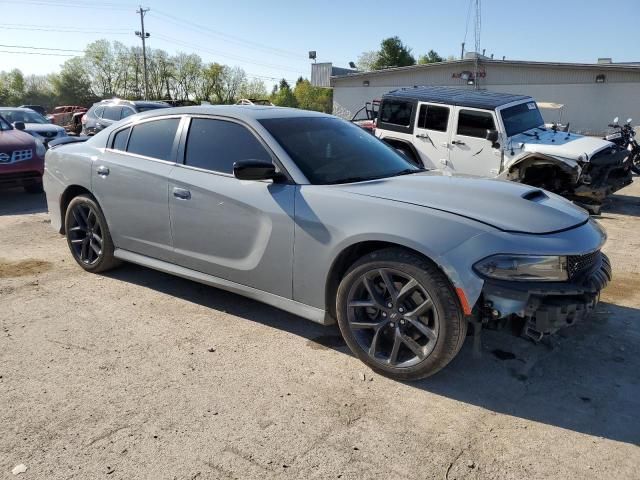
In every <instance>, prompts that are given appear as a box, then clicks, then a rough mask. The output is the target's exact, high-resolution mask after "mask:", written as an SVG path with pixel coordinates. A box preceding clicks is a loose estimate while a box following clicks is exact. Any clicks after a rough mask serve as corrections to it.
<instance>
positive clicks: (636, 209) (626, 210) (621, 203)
mask: <svg viewBox="0 0 640 480" xmlns="http://www.w3.org/2000/svg"><path fill="white" fill-rule="evenodd" d="M607 213H616V214H622V215H629V216H633V217H640V198H638V197H636V196H633V195H618V194H614V195H611V196H610V197H608V198H607V200H606V203H605V204H604V205H603V206H602V215H606V214H607ZM595 218H598V217H597V216H596V217H595Z"/></svg>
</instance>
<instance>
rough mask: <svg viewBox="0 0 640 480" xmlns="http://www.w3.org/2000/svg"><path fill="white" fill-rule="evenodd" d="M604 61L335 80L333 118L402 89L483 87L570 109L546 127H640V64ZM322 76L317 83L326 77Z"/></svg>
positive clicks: (470, 62)
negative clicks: (617, 120)
mask: <svg viewBox="0 0 640 480" xmlns="http://www.w3.org/2000/svg"><path fill="white" fill-rule="evenodd" d="M601 61H602V62H603V63H594V64H583V63H553V62H527V61H513V60H492V59H489V58H486V57H482V58H481V59H479V60H478V67H477V77H478V78H477V79H476V78H474V77H475V71H476V65H475V60H474V59H473V58H468V59H464V60H454V61H447V62H441V63H433V64H428V65H413V66H410V67H399V68H389V69H386V70H378V71H373V72H355V73H348V74H342V75H334V76H331V78H330V85H331V86H332V87H333V113H334V115H338V116H340V117H343V118H348V119H350V118H351V117H352V116H353V115H354V114H355V113H356V112H357V111H358V110H359V109H360V108H362V107H363V106H364V104H365V103H366V102H370V101H372V100H374V99H379V98H380V97H382V95H383V94H385V93H387V92H389V91H390V90H394V89H396V88H401V87H412V86H414V85H447V86H459V87H463V88H475V85H474V83H475V82H477V83H478V88H481V89H487V90H492V91H496V92H505V93H518V94H523V95H530V96H532V97H534V98H535V99H536V100H537V101H539V102H548V103H559V104H562V105H564V108H563V109H562V110H557V109H556V110H545V109H542V110H541V111H542V113H543V115H544V116H545V121H546V122H548V123H554V122H558V121H560V120H561V121H562V123H567V122H570V124H571V130H573V131H579V132H583V133H594V134H599V133H601V132H603V131H604V130H605V129H606V126H607V124H608V123H610V122H611V121H612V119H613V118H614V117H620V120H621V121H622V120H626V119H627V118H629V117H632V118H634V124H640V63H611V60H610V59H601ZM312 67H313V66H312ZM324 71H325V72H327V71H330V69H326V68H325V69H324ZM318 73H320V72H316V77H317V78H319V77H320V76H321V75H318ZM325 75H326V74H325ZM312 77H313V75H312ZM320 80H322V81H324V82H326V79H324V80H323V79H320ZM560 115H562V118H561V119H560Z"/></svg>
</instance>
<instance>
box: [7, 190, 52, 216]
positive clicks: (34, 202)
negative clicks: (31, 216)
mask: <svg viewBox="0 0 640 480" xmlns="http://www.w3.org/2000/svg"><path fill="white" fill-rule="evenodd" d="M46 211H47V198H46V197H45V194H44V193H38V194H34V193H27V192H25V191H24V190H23V189H22V188H11V189H7V190H0V216H8V215H24V214H28V213H44V212H46Z"/></svg>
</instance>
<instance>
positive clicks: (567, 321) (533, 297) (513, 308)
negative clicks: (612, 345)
mask: <svg viewBox="0 0 640 480" xmlns="http://www.w3.org/2000/svg"><path fill="white" fill-rule="evenodd" d="M568 260H569V275H570V280H569V281H567V282H553V283H547V282H513V281H512V282H509V281H498V280H486V281H485V284H484V287H483V289H482V299H483V308H482V309H481V313H480V316H481V321H482V322H483V323H485V322H489V321H492V320H500V319H509V318H512V317H514V316H515V317H517V318H520V319H521V320H523V322H524V323H523V328H522V334H523V335H525V336H527V337H529V338H532V339H533V340H536V341H538V340H540V339H542V337H543V336H544V335H549V334H552V333H554V332H556V331H558V330H559V329H561V328H564V327H567V326H569V325H573V324H574V323H576V322H579V321H581V320H583V319H584V318H586V317H587V316H588V315H589V314H590V313H591V312H592V311H593V309H594V308H595V306H596V305H597V303H598V300H599V298H600V291H601V290H602V289H603V288H604V287H605V286H606V285H607V283H609V282H610V281H611V278H612V274H611V263H610V262H609V259H608V258H607V256H606V255H605V254H603V253H602V252H600V251H596V252H593V253H590V254H587V255H580V256H574V257H568Z"/></svg>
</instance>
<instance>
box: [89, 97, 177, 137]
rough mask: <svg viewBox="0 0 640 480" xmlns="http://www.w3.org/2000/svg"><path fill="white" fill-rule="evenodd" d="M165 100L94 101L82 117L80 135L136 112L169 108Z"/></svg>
mask: <svg viewBox="0 0 640 480" xmlns="http://www.w3.org/2000/svg"><path fill="white" fill-rule="evenodd" d="M170 106H171V105H169V104H168V103H165V102H149V101H144V100H136V101H131V100H120V99H117V98H114V99H110V100H102V101H101V102H98V103H94V104H93V106H92V107H91V108H90V109H89V111H88V112H87V113H86V114H85V115H84V117H82V135H95V134H96V133H98V132H100V131H101V130H104V129H105V128H107V127H110V126H111V125H113V124H114V123H116V122H119V121H120V120H122V119H123V118H127V117H129V116H131V115H135V114H136V113H141V112H147V111H149V110H157V109H159V108H169V107H170Z"/></svg>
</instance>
